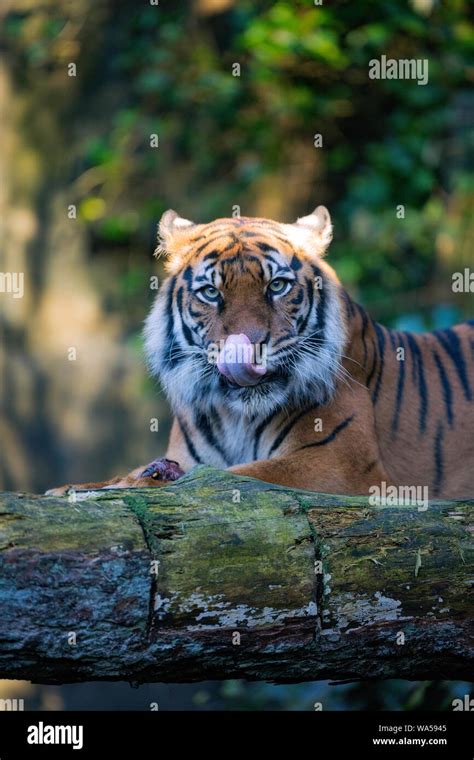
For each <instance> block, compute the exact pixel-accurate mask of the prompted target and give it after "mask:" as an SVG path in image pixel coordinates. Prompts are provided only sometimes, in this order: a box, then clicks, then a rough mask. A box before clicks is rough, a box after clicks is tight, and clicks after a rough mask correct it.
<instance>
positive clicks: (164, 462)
mask: <svg viewBox="0 0 474 760" xmlns="http://www.w3.org/2000/svg"><path fill="white" fill-rule="evenodd" d="M183 475H184V470H182V469H181V467H180V466H179V464H178V462H175V461H174V460H173V459H166V458H165V457H162V458H161V459H154V460H153V462H150V464H149V465H147V466H146V467H145V469H144V470H143V471H142V472H141V473H140V479H141V478H151V479H152V480H164V481H168V482H170V481H174V480H178V479H179V478H181V477H182V476H183Z"/></svg>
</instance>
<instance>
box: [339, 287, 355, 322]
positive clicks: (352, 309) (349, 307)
mask: <svg viewBox="0 0 474 760" xmlns="http://www.w3.org/2000/svg"><path fill="white" fill-rule="evenodd" d="M341 292H342V297H343V299H344V302H345V304H346V313H347V318H348V319H349V317H353V316H354V314H355V307H354V303H353V301H352V298H351V297H350V295H349V293H348V292H347V290H346V289H345V288H341Z"/></svg>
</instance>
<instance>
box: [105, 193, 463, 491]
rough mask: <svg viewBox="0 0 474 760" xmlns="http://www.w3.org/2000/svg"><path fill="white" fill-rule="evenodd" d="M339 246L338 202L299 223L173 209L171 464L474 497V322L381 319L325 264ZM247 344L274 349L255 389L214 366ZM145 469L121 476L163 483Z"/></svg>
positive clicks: (164, 367) (155, 321) (304, 483)
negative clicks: (184, 214)
mask: <svg viewBox="0 0 474 760" xmlns="http://www.w3.org/2000/svg"><path fill="white" fill-rule="evenodd" d="M331 237H332V226H331V221H330V217H329V214H328V212H327V210H326V209H325V208H323V207H318V208H317V209H316V210H315V212H313V214H310V215H309V216H307V217H303V218H302V219H300V220H298V221H297V223H296V224H280V223H277V222H274V221H270V220H267V219H258V218H247V217H246V218H237V219H218V220H216V221H214V222H211V223H210V224H198V225H196V224H193V223H192V222H189V221H188V220H184V219H181V218H180V217H178V216H177V215H176V214H175V212H167V213H166V214H165V215H164V217H163V219H162V221H161V223H160V247H159V250H160V251H161V252H164V253H165V255H166V257H167V264H166V266H167V270H168V272H169V277H168V278H167V279H166V281H165V282H164V284H163V285H162V287H161V289H160V292H159V294H158V296H157V298H156V301H155V304H154V306H153V309H152V311H151V313H150V315H149V317H148V319H147V322H146V328H145V335H146V348H147V355H148V360H149V365H150V369H151V371H152V373H154V374H156V375H158V376H159V378H160V380H161V383H162V385H163V387H164V389H165V392H166V394H167V396H168V398H169V400H170V403H171V406H172V409H173V412H174V423H173V428H172V433H171V438H170V443H169V447H168V451H167V454H166V456H167V457H168V458H169V459H172V460H177V461H178V462H179V463H180V465H181V467H182V468H183V470H184V471H186V470H188V469H190V468H191V467H193V466H194V465H195V464H197V463H206V464H212V465H215V466H217V467H221V468H230V469H231V470H232V471H234V472H236V473H240V474H244V475H251V476H253V477H257V478H260V479H262V480H265V481H269V482H272V483H278V484H282V485H287V486H294V487H302V488H310V489H312V490H318V491H324V492H339V493H353V494H359V493H367V492H368V491H369V489H370V488H371V486H373V485H374V484H375V485H377V484H381V483H385V484H387V485H390V484H393V485H403V486H412V485H417V486H427V487H428V489H429V493H430V497H431V498H435V497H443V498H446V497H465V496H469V495H470V496H472V494H473V493H474V467H473V463H474V436H473V435H472V431H473V429H474V371H473V366H474V321H470V322H466V323H464V324H460V325H457V326H455V327H452V328H450V329H447V330H438V331H435V332H433V333H425V334H413V333H407V332H399V331H394V330H389V329H387V328H385V327H382V326H381V325H379V324H377V323H374V322H373V321H372V319H371V318H370V317H369V316H368V314H367V313H366V311H365V310H364V309H363V308H362V307H361V306H359V305H358V304H356V303H355V302H353V300H352V299H351V298H350V296H349V295H348V293H347V292H346V291H345V290H344V288H343V287H342V286H341V284H340V283H339V280H338V278H337V276H336V274H335V272H334V270H333V269H332V268H331V267H330V266H329V265H328V264H327V262H326V261H325V260H324V258H323V256H324V254H325V252H326V249H327V247H328V245H329V243H330V240H331ZM281 279H283V280H285V281H286V280H287V281H288V282H289V285H288V284H287V285H285V288H286V287H288V291H287V292H284V293H283V294H282V295H281V296H278V297H275V295H274V293H273V292H270V289H269V283H270V282H275V281H276V280H281ZM278 287H279V285H278ZM202 288H205V289H206V291H205V292H206V297H205V298H204V295H203V291H202ZM210 292H212V293H213V295H214V294H215V292H217V294H218V295H216V296H215V300H210V301H209V300H207V299H208V296H209V293H210ZM238 334H244V335H245V336H248V338H249V339H250V341H251V342H252V344H254V346H255V347H256V346H265V347H266V349H267V373H266V375H264V377H263V378H262V380H261V381H260V382H257V383H256V384H254V385H247V386H243V387H241V386H239V385H235V384H234V383H232V382H229V381H228V380H227V379H226V378H225V377H223V376H222V374H220V373H219V371H218V370H217V368H216V366H215V364H213V363H211V362H210V361H209V347H210V346H212V345H215V344H218V343H219V341H223V340H224V339H225V338H226V336H228V335H238ZM142 472H143V468H138V469H137V470H134V471H133V472H132V473H131V474H130V475H129V476H127V477H126V478H122V479H114V481H110V482H111V483H113V484H114V485H115V486H117V485H119V486H130V485H148V484H151V483H153V485H157V484H159V483H157V481H156V480H154V481H152V480H151V479H150V478H149V477H145V478H144V477H142Z"/></svg>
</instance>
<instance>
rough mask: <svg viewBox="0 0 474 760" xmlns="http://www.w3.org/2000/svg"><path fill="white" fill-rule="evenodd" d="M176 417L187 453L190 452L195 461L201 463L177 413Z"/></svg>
mask: <svg viewBox="0 0 474 760" xmlns="http://www.w3.org/2000/svg"><path fill="white" fill-rule="evenodd" d="M176 419H177V420H178V425H179V427H180V430H181V433H182V434H183V438H184V442H185V443H186V446H187V449H188V451H189V453H190V454H191V456H192V458H193V459H194V461H195V462H197V463H198V464H202V463H203V462H202V459H201V458H200V457H199V456H198V453H197V451H196V449H195V448H194V444H193V442H192V440H191V438H190V436H189V433H188V431H187V429H186V425H185V424H184V422H183V420H182V419H181V418H180V417H179V416H178V415H176Z"/></svg>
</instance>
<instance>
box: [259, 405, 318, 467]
mask: <svg viewBox="0 0 474 760" xmlns="http://www.w3.org/2000/svg"><path fill="white" fill-rule="evenodd" d="M312 408H313V407H308V408H306V409H303V410H302V411H301V412H299V414H297V415H296V417H293V419H292V420H290V422H288V424H287V425H285V427H284V428H283V430H281V431H280V433H278V435H277V437H276V438H275V440H274V441H273V443H272V445H271V446H270V449H269V451H268V456H270V455H271V454H272V453H273V452H274V451H275V449H277V448H278V447H279V446H280V445H281V444H282V443H283V441H284V440H285V438H286V436H287V435H288V433H289V432H290V430H291V429H292V428H293V427H294V426H295V425H296V423H297V422H298V420H300V419H301V418H302V417H303V416H304V415H305V414H307V413H308V412H309V411H310V409H312ZM314 408H316V407H314Z"/></svg>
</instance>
